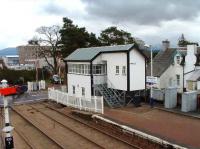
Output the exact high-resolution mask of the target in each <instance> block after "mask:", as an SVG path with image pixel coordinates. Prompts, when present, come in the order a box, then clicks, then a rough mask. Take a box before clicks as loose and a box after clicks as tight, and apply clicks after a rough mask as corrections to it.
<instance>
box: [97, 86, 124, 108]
mask: <svg viewBox="0 0 200 149" xmlns="http://www.w3.org/2000/svg"><path fill="white" fill-rule="evenodd" d="M95 89H97V90H98V91H99V92H100V93H101V95H102V96H103V98H104V100H105V101H106V103H107V104H108V105H109V106H110V107H111V108H118V107H121V106H122V105H123V102H122V100H121V98H120V96H119V94H118V92H117V90H115V89H112V88H108V87H107V84H96V85H95Z"/></svg>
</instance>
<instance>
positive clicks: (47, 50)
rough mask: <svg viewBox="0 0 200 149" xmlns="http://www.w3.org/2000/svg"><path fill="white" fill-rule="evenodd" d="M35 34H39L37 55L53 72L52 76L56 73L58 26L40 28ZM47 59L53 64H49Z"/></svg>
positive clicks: (58, 40) (58, 39)
mask: <svg viewBox="0 0 200 149" xmlns="http://www.w3.org/2000/svg"><path fill="white" fill-rule="evenodd" d="M36 32H37V33H38V34H39V38H38V44H39V49H38V51H37V54H38V56H39V57H43V58H44V59H45V61H46V62H47V64H48V65H49V67H50V68H51V69H52V70H53V72H54V74H57V72H58V62H57V58H58V56H59V55H58V52H59V51H60V48H59V42H60V39H61V37H60V33H59V32H60V26H57V25H53V26H49V27H46V26H41V27H39V28H38V29H37V30H36ZM49 58H53V64H52V63H51V62H50V59H49Z"/></svg>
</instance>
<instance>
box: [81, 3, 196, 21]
mask: <svg viewBox="0 0 200 149" xmlns="http://www.w3.org/2000/svg"><path fill="white" fill-rule="evenodd" d="M82 2H83V3H85V4H86V8H85V10H86V11H87V12H88V14H89V15H90V17H92V18H98V19H107V20H111V21H112V22H115V23H118V22H122V21H124V22H132V23H135V24H143V25H159V24H160V23H161V22H162V21H170V20H175V19H178V20H192V19H194V18H195V17H197V16H198V14H199V12H200V9H199V5H200V1H195V2H194V1H188V0H115V1H109V0H82Z"/></svg>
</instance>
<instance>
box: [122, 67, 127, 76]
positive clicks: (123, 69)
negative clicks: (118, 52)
mask: <svg viewBox="0 0 200 149" xmlns="http://www.w3.org/2000/svg"><path fill="white" fill-rule="evenodd" d="M122 75H126V66H123V67H122Z"/></svg>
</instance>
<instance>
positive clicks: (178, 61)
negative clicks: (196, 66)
mask: <svg viewBox="0 0 200 149" xmlns="http://www.w3.org/2000/svg"><path fill="white" fill-rule="evenodd" d="M176 63H177V64H180V63H181V56H180V55H177V56H176Z"/></svg>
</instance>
